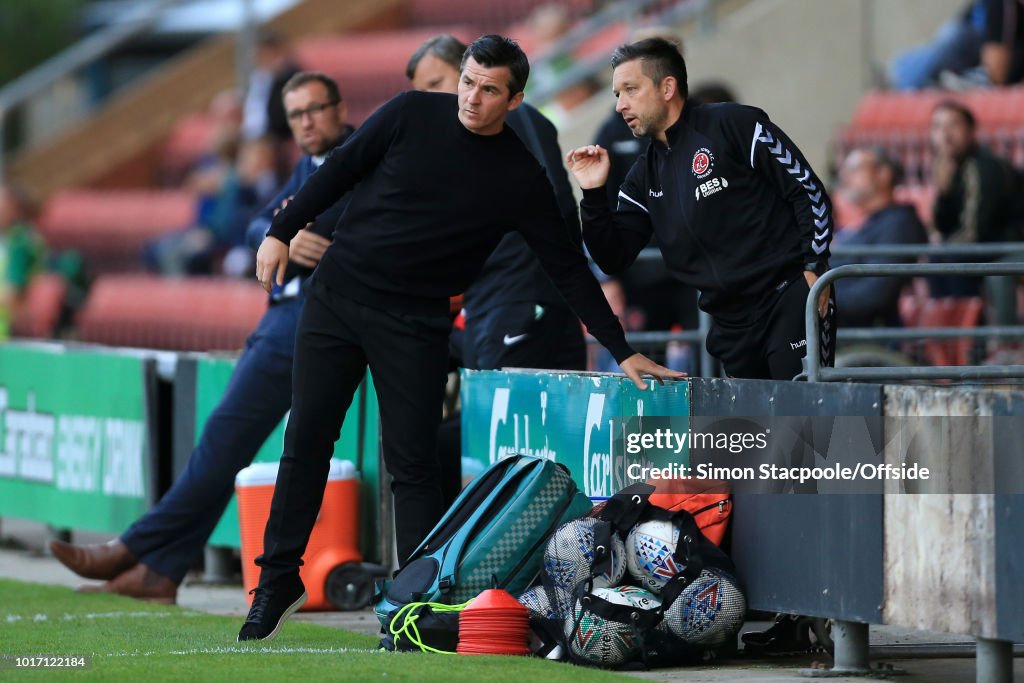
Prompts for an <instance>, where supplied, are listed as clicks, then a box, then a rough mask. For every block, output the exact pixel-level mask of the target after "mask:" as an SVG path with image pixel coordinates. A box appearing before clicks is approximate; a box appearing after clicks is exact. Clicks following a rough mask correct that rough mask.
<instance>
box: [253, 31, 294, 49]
mask: <svg viewBox="0 0 1024 683" xmlns="http://www.w3.org/2000/svg"><path fill="white" fill-rule="evenodd" d="M255 42H256V46H257V47H269V48H278V47H284V46H285V45H286V44H287V42H288V41H287V40H285V37H284V35H282V34H281V32H280V31H276V30H274V29H272V28H268V27H266V26H264V27H262V28H260V29H259V30H257V31H256V40H255Z"/></svg>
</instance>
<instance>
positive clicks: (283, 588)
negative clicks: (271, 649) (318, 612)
mask: <svg viewBox="0 0 1024 683" xmlns="http://www.w3.org/2000/svg"><path fill="white" fill-rule="evenodd" d="M249 592H250V593H252V594H254V595H253V599H252V607H251V608H249V616H248V617H246V619H245V623H244V624H242V630H241V631H239V632H238V642H242V641H243V640H271V639H272V638H273V637H274V636H276V635H277V632H278V631H280V630H281V626H282V625H283V624H284V622H285V619H287V618H288V617H290V616H291V615H292V614H293V613H294V612H295V611H296V610H297V609H299V608H300V607H302V606H303V605H305V604H306V587H305V586H303V585H302V580H301V579H299V577H298V575H297V574H296V575H292V576H283V577H281V578H279V579H276V580H274V581H271V582H270V583H268V584H267V585H266V586H258V587H256V588H253V589H252V590H251V591H249Z"/></svg>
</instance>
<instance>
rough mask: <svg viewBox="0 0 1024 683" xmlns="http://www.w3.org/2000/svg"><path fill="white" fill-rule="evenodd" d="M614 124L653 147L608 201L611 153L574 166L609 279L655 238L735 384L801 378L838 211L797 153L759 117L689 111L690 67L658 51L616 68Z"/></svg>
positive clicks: (830, 338) (590, 155)
mask: <svg viewBox="0 0 1024 683" xmlns="http://www.w3.org/2000/svg"><path fill="white" fill-rule="evenodd" d="M612 65H613V66H614V67H615V71H614V78H613V88H614V89H615V92H616V97H617V98H618V104H617V106H616V110H617V111H619V112H620V113H621V114H622V115H623V117H624V119H625V120H626V122H627V124H629V126H630V128H631V129H632V130H633V134H634V135H636V136H637V137H641V136H649V137H651V141H650V143H649V144H648V146H647V151H646V152H645V153H644V154H643V155H642V156H641V157H640V158H639V159H638V160H637V162H636V163H635V164H634V166H633V168H632V169H631V170H630V172H629V174H628V175H627V177H626V180H625V181H624V182H623V184H622V186H621V188H620V189H619V192H618V206H617V208H616V209H615V211H614V212H613V211H612V210H611V208H610V207H609V205H608V200H607V193H606V190H605V188H604V183H605V179H606V177H607V169H608V161H607V159H608V156H607V151H606V150H604V149H601V148H600V147H596V146H589V147H582V148H579V149H577V150H574V151H573V152H570V153H569V154H568V163H569V166H570V169H571V170H572V171H573V173H574V175H575V176H576V178H577V180H578V181H579V183H580V186H581V187H582V188H583V190H584V192H583V201H582V203H581V214H582V218H583V237H584V240H585V241H586V244H587V247H588V248H589V250H590V253H591V255H592V256H593V258H594V260H595V261H596V262H597V264H598V266H600V267H601V269H602V270H604V271H605V272H606V273H609V274H614V273H617V272H620V271H622V270H624V269H625V268H627V267H628V266H629V265H630V264H631V263H632V262H633V261H634V259H635V258H636V255H637V254H638V253H639V251H640V250H641V249H642V248H643V247H644V246H645V245H646V244H647V243H648V242H649V241H650V238H651V235H652V233H653V234H656V235H657V237H658V243H659V245H660V248H661V252H662V254H663V256H664V259H665V263H666V264H667V265H668V268H669V271H670V272H671V273H672V274H673V275H674V276H675V277H677V278H678V279H680V280H682V281H683V282H686V283H687V284H691V285H693V286H695V287H697V289H699V290H700V292H701V296H700V307H701V308H702V309H703V310H705V311H707V312H708V313H710V314H711V316H712V318H713V320H714V324H713V326H712V328H711V332H710V334H709V335H708V339H707V347H708V351H709V352H710V353H711V354H712V355H713V356H715V357H716V358H718V359H720V360H721V361H722V363H723V365H724V366H725V371H726V373H727V374H728V375H730V376H732V377H748V378H764V379H769V378H770V379H785V380H789V379H793V378H794V377H795V376H797V375H798V374H799V373H800V372H801V371H802V362H801V359H802V358H803V356H804V355H805V353H806V345H807V342H806V339H805V336H806V335H805V331H804V313H803V312H804V304H805V302H806V299H807V294H808V291H809V287H810V285H811V284H813V283H814V281H815V280H816V279H817V277H818V276H819V275H821V274H822V273H823V272H825V270H827V269H828V258H829V242H830V241H831V239H832V207H831V203H830V201H829V198H828V195H827V194H826V193H825V189H824V187H823V184H822V182H821V180H820V179H819V178H818V177H817V176H816V175H815V174H814V172H813V171H812V170H811V168H810V166H808V164H807V161H806V159H804V157H803V155H802V154H801V153H800V150H798V149H797V148H796V145H794V144H793V142H792V141H791V140H790V139H789V138H788V137H787V136H786V134H785V133H783V132H782V131H781V130H780V129H779V128H778V127H777V126H776V125H775V124H773V123H772V122H771V121H770V120H769V119H768V116H767V115H766V114H765V113H764V112H763V111H761V110H760V109H755V108H753V107H746V106H742V105H737V104H713V105H703V106H692V105H690V104H689V103H688V102H686V65H685V62H684V61H683V57H682V55H680V54H679V51H678V49H677V48H676V47H675V46H674V45H673V44H671V43H669V42H667V41H664V40H661V39H650V40H644V41H640V42H638V43H633V44H632V45H625V46H622V47H620V48H619V49H618V50H616V53H615V55H614V56H613V58H612ZM818 303H819V313H820V314H821V316H822V318H823V320H822V325H821V336H822V340H821V341H822V345H821V348H822V361H823V362H824V363H826V364H831V362H832V356H833V350H834V344H835V325H834V323H833V316H834V309H835V307H834V302H833V299H832V297H831V292H827V293H826V294H825V296H823V297H822V300H821V301H820V302H818Z"/></svg>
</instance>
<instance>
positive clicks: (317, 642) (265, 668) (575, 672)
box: [0, 579, 629, 683]
mask: <svg viewBox="0 0 1024 683" xmlns="http://www.w3.org/2000/svg"><path fill="white" fill-rule="evenodd" d="M240 627H241V619H240V618H239V617H225V616H214V615H209V614H204V613H202V612H195V611H191V610H185V609H181V608H178V607H164V606H159V605H150V604H148V603H143V602H140V601H138V600H131V599H128V598H122V597H119V596H116V595H104V594H95V593H93V594H81V593H74V592H73V591H71V590H70V589H68V588H61V587H56V586H43V585H39V584H32V583H23V582H20V581H10V580H6V579H0V656H3V660H4V661H3V662H0V680H26V679H27V678H33V679H35V680H47V681H49V680H64V679H70V678H74V679H76V680H78V679H88V680H99V681H117V682H118V683H122V682H124V681H190V682H195V681H231V682H232V683H234V682H236V681H266V682H267V683H271V682H276V681H286V680H289V679H291V680H292V681H294V682H295V683H300V682H303V681H319V680H330V681H387V682H389V683H391V682H395V681H403V682H404V681H409V682H410V683H432V682H435V681H436V682H437V683H451V682H452V681H473V682H474V683H504V682H506V681H507V682H508V683H526V681H537V682H538V683H563V682H564V683H591V682H594V683H599V682H602V681H624V680H629V679H628V678H626V677H624V676H621V675H617V674H613V673H609V672H604V671H597V670H594V669H586V668H581V667H575V666H569V665H566V664H560V663H556V662H547V661H544V660H541V659H536V658H525V657H460V656H451V655H428V654H419V653H387V652H377V651H375V650H374V648H375V647H376V645H377V639H376V638H373V637H371V636H367V635H363V634H360V633H352V632H350V631H342V630H339V629H335V628H329V627H326V626H317V625H315V624H304V623H296V622H288V623H287V624H286V625H285V626H284V628H283V629H282V630H281V633H280V634H278V636H277V638H276V639H274V640H273V641H271V642H270V643H260V644H250V643H238V642H235V637H236V635H237V634H238V629H239V628H240ZM13 655H16V656H26V655H50V656H60V655H65V656H67V655H88V656H89V657H90V664H89V667H88V668H87V669H85V670H81V669H54V668H47V669H45V670H44V669H35V670H34V671H29V670H16V669H13V668H12V666H13V660H12V659H11V656H13Z"/></svg>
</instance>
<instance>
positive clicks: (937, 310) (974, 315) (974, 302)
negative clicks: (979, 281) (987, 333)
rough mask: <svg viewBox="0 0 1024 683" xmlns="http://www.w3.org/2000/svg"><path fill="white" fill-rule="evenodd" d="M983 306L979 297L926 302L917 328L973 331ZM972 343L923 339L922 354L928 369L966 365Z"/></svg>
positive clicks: (965, 340)
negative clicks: (951, 328) (956, 328)
mask: <svg viewBox="0 0 1024 683" xmlns="http://www.w3.org/2000/svg"><path fill="white" fill-rule="evenodd" d="M983 309H984V302H983V301H982V299H981V297H963V298H946V299H928V300H927V301H926V302H925V305H924V308H923V309H922V310H921V313H920V316H919V317H918V325H919V326H921V327H963V328H972V327H977V326H978V323H979V322H980V321H981V313H982V310H983ZM974 343H975V342H974V339H971V338H964V339H925V340H924V351H925V355H926V357H927V359H928V362H929V363H930V364H932V365H969V364H970V363H971V362H972V359H971V350H972V349H973V348H974Z"/></svg>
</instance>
